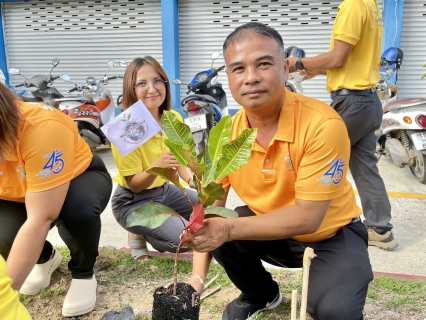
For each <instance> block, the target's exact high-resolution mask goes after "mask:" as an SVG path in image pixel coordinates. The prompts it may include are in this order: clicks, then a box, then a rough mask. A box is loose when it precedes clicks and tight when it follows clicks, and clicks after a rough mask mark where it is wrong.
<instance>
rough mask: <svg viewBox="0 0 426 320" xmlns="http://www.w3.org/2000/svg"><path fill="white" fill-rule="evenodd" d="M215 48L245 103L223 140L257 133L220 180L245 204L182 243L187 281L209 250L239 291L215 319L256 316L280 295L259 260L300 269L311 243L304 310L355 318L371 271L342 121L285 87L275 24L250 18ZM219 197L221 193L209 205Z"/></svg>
mask: <svg viewBox="0 0 426 320" xmlns="http://www.w3.org/2000/svg"><path fill="white" fill-rule="evenodd" d="M223 51H224V53H225V61H226V65H227V74H228V80H229V88H230V90H231V92H232V96H233V97H234V99H235V100H236V101H237V102H238V103H239V104H240V105H242V106H243V109H242V110H240V111H239V112H238V113H237V114H236V115H235V117H234V118H233V122H232V129H231V139H235V138H236V137H237V136H238V134H239V133H240V132H241V131H243V130H244V129H246V128H257V132H258V133H257V138H256V141H255V142H254V144H253V148H252V154H251V157H250V160H249V162H248V164H247V165H245V166H243V167H242V168H241V169H240V170H238V171H237V172H235V173H233V174H231V175H229V176H228V177H226V178H225V179H224V180H223V181H222V182H223V186H224V188H225V190H226V191H228V190H229V188H230V187H231V186H232V188H234V190H235V192H236V193H237V194H238V195H239V197H240V198H241V199H242V200H243V201H244V203H245V204H246V206H244V207H239V208H236V211H237V212H238V213H239V216H240V218H238V219H221V218H212V219H207V220H206V221H205V224H204V226H203V227H202V228H201V229H200V230H199V231H198V232H197V233H196V234H195V235H194V237H192V238H191V239H190V240H189V243H188V244H189V245H190V246H192V248H193V249H194V250H195V251H197V252H196V253H195V254H194V266H193V273H192V274H193V277H192V278H191V279H190V281H189V282H190V283H191V284H193V286H194V287H197V284H196V278H198V277H197V276H199V277H200V278H201V280H204V279H205V274H206V270H208V262H209V254H208V252H210V253H211V254H212V255H213V257H214V258H215V259H216V260H217V261H218V262H219V263H220V264H221V265H222V266H223V267H224V268H225V271H226V273H227V274H228V276H229V277H230V279H231V280H232V282H233V283H234V284H235V285H236V286H237V288H239V289H240V290H241V295H240V296H239V297H238V298H237V299H235V300H234V301H232V302H231V303H229V304H228V306H227V307H226V309H225V311H224V313H223V315H222V319H223V320H237V319H238V320H242V319H244V320H245V319H254V318H255V316H256V315H257V314H258V313H259V312H260V311H262V310H270V309H274V308H275V307H277V306H278V305H279V304H280V303H281V300H282V297H281V294H280V290H279V286H278V283H277V282H275V281H274V280H273V279H272V276H271V274H270V273H269V272H267V271H266V270H265V268H264V267H263V266H262V263H261V260H263V261H267V262H268V263H271V264H274V265H277V266H281V267H301V266H302V258H303V253H304V249H305V248H306V247H311V248H313V249H314V251H315V254H316V255H317V258H315V259H313V260H312V264H311V269H310V275H309V295H308V312H309V314H310V315H311V316H312V317H313V318H314V319H322V320H342V319H345V320H351V319H354V320H355V319H356V320H359V319H362V318H363V314H362V310H363V307H364V304H365V298H366V294H367V289H368V283H369V282H370V281H371V280H372V278H373V274H372V270H371V265H370V261H369V258H368V252H367V239H368V236H367V230H366V228H365V226H364V225H363V224H362V222H361V221H360V220H359V216H360V214H361V210H360V208H358V207H357V205H356V202H355V196H354V192H353V190H352V187H351V184H350V183H349V182H348V180H347V179H346V172H347V169H348V162H349V153H350V142H349V138H348V133H347V130H346V127H345V123H344V122H343V121H342V119H341V118H340V117H339V115H338V114H337V113H336V112H335V111H334V110H333V109H332V108H330V107H329V106H328V105H326V104H324V103H322V102H320V101H317V100H314V99H311V98H307V97H305V96H302V95H299V94H296V93H291V92H289V91H288V90H287V89H284V90H283V88H284V87H285V82H286V81H287V79H288V71H289V64H288V62H287V61H286V60H285V58H284V44H283V40H282V38H281V36H280V35H279V33H278V32H277V31H276V30H275V29H273V28H270V27H268V26H266V25H263V24H261V23H257V22H256V23H254V22H251V23H248V24H245V25H243V26H240V27H238V28H237V29H235V31H233V32H232V33H231V34H230V35H229V36H228V37H227V39H226V40H225V43H224V46H223ZM225 203H226V197H225V199H224V200H223V201H219V202H216V203H215V205H216V206H224V205H225ZM200 282H201V281H200ZM196 289H198V290H200V288H196Z"/></svg>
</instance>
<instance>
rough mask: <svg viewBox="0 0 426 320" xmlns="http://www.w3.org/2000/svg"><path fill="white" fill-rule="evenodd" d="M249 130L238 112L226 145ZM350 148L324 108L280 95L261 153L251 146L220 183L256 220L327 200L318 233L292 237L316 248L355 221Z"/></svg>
mask: <svg viewBox="0 0 426 320" xmlns="http://www.w3.org/2000/svg"><path fill="white" fill-rule="evenodd" d="M247 128H249V124H248V121H247V117H246V113H245V111H244V109H241V110H240V111H239V112H238V113H237V114H236V115H235V116H234V118H233V120H232V128H231V140H233V139H235V138H236V137H237V136H238V135H239V134H240V133H241V132H242V131H243V130H244V129H247ZM349 154H350V142H349V137H348V133H347V129H346V126H345V123H344V122H343V121H342V119H341V118H340V117H339V115H338V114H337V113H336V111H334V109H333V108H330V106H328V105H327V104H325V103H323V102H321V101H318V100H315V99H311V98H308V97H305V96H303V95H299V94H296V93H291V92H290V91H288V90H287V89H285V99H284V102H283V105H282V109H281V113H280V118H279V123H278V129H277V132H276V134H275V137H274V138H273V139H272V141H271V142H270V144H269V146H268V149H267V150H265V149H264V148H262V147H261V146H260V145H259V144H258V143H257V142H254V143H253V148H252V154H251V156H250V160H249V162H248V163H247V164H246V165H245V166H243V167H242V168H240V169H239V170H237V171H236V172H235V173H232V174H230V175H229V176H227V177H226V178H224V179H223V180H221V182H222V183H223V186H224V188H225V190H229V188H230V187H231V186H232V188H233V189H234V190H235V192H236V193H237V194H238V196H239V197H240V198H241V199H242V201H244V203H245V204H246V205H248V207H249V208H250V209H251V210H253V211H254V212H255V213H256V214H257V215H261V214H267V213H269V212H271V211H274V210H277V209H280V208H283V207H286V206H289V205H293V204H294V203H295V201H296V198H297V199H302V200H312V201H321V200H333V201H332V202H331V205H330V207H329V209H328V211H327V213H326V215H325V217H324V220H323V222H322V224H321V226H320V227H319V229H318V230H317V231H316V232H315V233H313V234H306V235H301V236H295V237H294V239H295V240H297V241H300V242H318V241H321V240H324V239H326V238H329V237H331V236H333V235H334V234H335V233H336V232H337V231H338V230H339V229H340V228H341V227H343V226H345V225H347V224H348V223H349V222H350V221H351V220H352V219H353V218H356V217H359V216H360V215H361V209H360V208H359V207H358V206H357V205H356V201H355V194H354V192H353V189H352V186H351V184H350V183H349V181H348V180H347V179H346V172H347V170H348V164H349Z"/></svg>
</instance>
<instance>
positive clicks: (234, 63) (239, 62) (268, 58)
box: [227, 54, 275, 68]
mask: <svg viewBox="0 0 426 320" xmlns="http://www.w3.org/2000/svg"><path fill="white" fill-rule="evenodd" d="M261 60H271V61H274V60H275V59H274V57H273V56H271V55H269V54H266V55H264V56H261V57H259V58H257V59H256V62H257V61H261ZM241 64H243V62H242V61H235V62H232V63H230V64H229V65H228V66H227V68H233V67H236V66H238V65H241Z"/></svg>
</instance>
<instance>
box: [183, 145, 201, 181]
mask: <svg viewBox="0 0 426 320" xmlns="http://www.w3.org/2000/svg"><path fill="white" fill-rule="evenodd" d="M183 154H184V155H185V157H186V158H187V159H188V168H189V169H191V171H192V172H193V173H194V174H195V176H196V177H197V179H198V180H202V178H203V175H204V172H205V171H206V165H205V164H204V163H198V160H197V157H196V156H194V155H193V154H192V153H191V152H190V151H189V150H183Z"/></svg>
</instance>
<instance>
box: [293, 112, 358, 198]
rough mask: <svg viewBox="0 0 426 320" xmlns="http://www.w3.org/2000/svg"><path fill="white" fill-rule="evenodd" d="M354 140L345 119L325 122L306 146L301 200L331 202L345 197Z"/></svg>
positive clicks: (298, 183) (299, 184) (301, 168)
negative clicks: (350, 139) (350, 138)
mask: <svg viewBox="0 0 426 320" xmlns="http://www.w3.org/2000/svg"><path fill="white" fill-rule="evenodd" d="M349 156H350V141H349V137H348V133H347V129H346V125H345V123H344V122H343V121H342V120H341V119H329V120H327V121H325V122H323V123H322V124H321V125H319V126H318V128H317V129H316V130H315V131H314V133H313V134H312V137H310V139H309V141H308V142H307V144H306V147H305V153H304V155H303V157H302V159H301V162H300V165H299V167H298V172H297V180H296V183H295V196H296V198H297V199H301V200H312V201H322V200H331V199H334V198H337V197H340V196H342V195H343V192H344V187H345V183H346V174H347V170H348V166H349Z"/></svg>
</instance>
